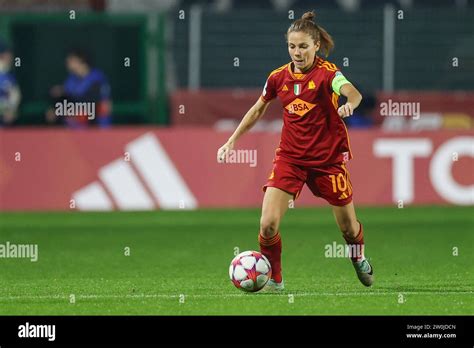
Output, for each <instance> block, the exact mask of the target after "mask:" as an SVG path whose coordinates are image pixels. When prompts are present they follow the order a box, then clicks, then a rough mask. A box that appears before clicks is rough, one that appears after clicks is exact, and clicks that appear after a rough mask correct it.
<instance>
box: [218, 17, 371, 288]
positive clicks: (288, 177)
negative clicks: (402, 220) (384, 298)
mask: <svg viewBox="0 0 474 348" xmlns="http://www.w3.org/2000/svg"><path fill="white" fill-rule="evenodd" d="M314 17H315V13H314V12H307V13H305V14H304V15H303V16H302V18H301V19H298V20H296V21H294V22H293V23H292V24H291V26H290V27H289V28H288V32H287V35H286V38H287V42H288V52H289V54H290V57H291V62H290V63H288V64H286V65H284V66H282V67H280V68H278V69H275V70H273V71H272V72H271V73H270V75H269V76H268V79H267V81H266V83H265V87H264V88H263V93H262V95H261V96H260V97H259V99H258V100H257V102H256V103H255V105H253V106H252V107H251V108H250V110H249V111H248V112H247V113H246V114H245V116H244V117H243V119H242V121H241V122H240V124H239V126H238V127H237V129H236V130H235V132H234V133H233V134H232V136H231V137H230V138H229V139H228V141H227V142H226V143H225V144H224V145H223V146H222V147H221V148H220V149H219V150H218V152H217V160H218V162H225V160H226V156H227V155H228V153H229V151H230V150H232V149H233V148H234V145H235V142H236V141H237V139H239V138H240V137H241V136H242V135H243V134H244V133H245V132H247V131H248V130H249V129H250V128H252V126H253V125H254V124H255V123H256V122H257V121H258V120H259V119H260V118H261V117H262V116H263V114H264V113H265V110H266V109H267V107H268V105H269V103H270V101H271V100H272V99H274V98H276V97H278V98H279V99H280V100H281V102H282V104H283V105H284V110H283V120H284V125H283V129H282V132H281V140H280V144H279V147H278V148H277V150H276V152H275V158H274V161H273V170H272V172H271V174H270V176H269V178H268V181H267V183H266V184H265V185H264V187H263V190H264V191H265V195H264V198H263V205H262V216H261V219H260V233H259V238H258V239H259V243H260V250H261V252H262V254H263V255H265V256H266V257H267V258H268V260H269V261H270V263H271V265H272V271H273V274H272V279H271V280H270V281H269V282H268V283H267V287H268V289H269V290H282V289H283V288H284V283H283V278H282V272H281V245H282V244H281V237H280V232H279V225H280V221H281V219H282V218H283V215H284V214H285V212H286V210H287V209H288V206H289V202H290V201H291V200H293V199H296V198H297V197H298V195H299V194H300V192H301V189H302V188H303V185H304V184H305V183H306V185H308V187H309V189H310V190H311V191H312V193H313V194H314V195H315V196H319V197H322V198H324V199H325V200H326V201H328V202H329V204H331V205H332V208H333V212H334V216H335V219H336V222H337V225H338V227H339V229H340V230H341V232H342V235H343V237H344V239H345V240H346V242H347V244H348V246H349V251H352V253H350V257H351V260H352V263H353V265H354V268H355V270H356V273H357V276H358V278H359V280H360V281H361V282H362V284H364V285H365V286H370V285H372V282H373V272H372V267H371V265H370V263H369V262H368V260H367V259H366V258H365V257H364V254H363V247H364V235H363V230H362V224H361V223H360V222H359V221H358V220H357V217H356V213H355V210H354V204H353V203H352V185H351V181H350V178H349V172H348V171H347V168H346V166H345V163H346V162H347V161H349V160H350V159H351V158H352V154H351V149H350V144H349V137H348V134H347V129H346V127H345V125H344V122H343V121H342V119H341V118H344V117H348V116H350V115H352V113H353V111H354V109H355V108H357V106H359V104H360V102H361V100H362V96H361V94H360V93H359V91H358V90H357V89H356V88H355V87H354V86H353V85H352V84H351V83H350V82H349V81H348V80H347V79H346V78H345V77H344V75H343V74H342V73H341V72H340V71H339V69H338V68H337V67H336V66H335V65H334V64H332V63H329V62H328V61H326V60H324V59H322V58H321V57H319V56H318V53H320V52H321V53H323V54H324V55H325V56H326V57H327V56H328V55H329V52H330V51H331V50H332V49H333V47H334V42H333V40H332V38H331V36H330V35H329V34H328V33H327V32H326V30H324V29H323V28H322V27H321V26H319V25H318V24H316V23H315V21H314ZM341 94H342V95H343V96H345V97H347V102H346V103H345V104H344V105H342V106H340V107H338V97H339V95H341Z"/></svg>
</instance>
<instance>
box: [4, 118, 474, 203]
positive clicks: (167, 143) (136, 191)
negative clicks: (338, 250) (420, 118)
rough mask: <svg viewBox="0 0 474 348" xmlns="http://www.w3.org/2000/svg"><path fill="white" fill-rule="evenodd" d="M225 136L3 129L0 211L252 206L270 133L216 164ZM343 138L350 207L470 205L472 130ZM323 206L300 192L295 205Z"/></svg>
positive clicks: (258, 195) (270, 148) (273, 142)
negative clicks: (348, 156)
mask: <svg viewBox="0 0 474 348" xmlns="http://www.w3.org/2000/svg"><path fill="white" fill-rule="evenodd" d="M228 136H229V134H228V133H227V132H216V131H214V130H211V129H205V128H195V127H192V128H191V127H190V128H187V127H182V128H175V129H159V128H151V127H140V128H128V127H125V128H116V129H111V130H88V131H87V132H85V131H72V130H57V129H7V130H6V129H3V130H0V138H1V139H2V140H1V147H0V164H1V166H0V168H1V171H0V211H12V210H70V209H74V210H101V211H108V210H153V209H195V208H198V207H206V208H207V207H258V206H260V204H261V201H262V197H263V193H262V190H261V186H262V185H263V184H264V183H265V181H266V178H267V177H268V175H269V174H270V172H271V167H272V158H273V155H274V151H275V148H276V147H277V145H278V141H279V134H278V133H274V132H253V133H250V134H248V135H246V136H244V137H243V139H242V140H241V141H240V142H239V147H238V149H239V150H246V151H243V152H242V151H241V152H240V153H239V154H238V155H236V157H235V158H234V162H235V163H229V164H219V163H217V162H216V150H217V149H218V147H219V146H221V145H222V143H224V141H225V140H226V139H227V138H228ZM350 137H351V147H352V150H353V153H354V159H353V160H352V161H351V162H350V163H349V164H348V168H349V170H350V173H351V179H352V184H353V187H354V200H355V202H357V203H358V204H360V205H393V204H397V205H400V204H403V205H409V204H455V205H473V204H474V146H473V144H474V133H473V132H472V131H456V132H454V131H447V130H444V131H433V132H419V133H416V134H411V135H407V134H397V133H384V132H381V131H379V130H353V131H350ZM99 150H100V151H99ZM238 162H241V163H238ZM242 162H243V163H242ZM324 204H326V203H325V202H324V201H323V200H322V199H319V198H315V197H313V196H312V195H311V193H310V192H309V191H308V190H307V189H306V188H305V189H304V191H303V193H302V195H301V196H300V197H299V198H298V200H297V201H296V202H295V206H312V205H315V206H317V205H324Z"/></svg>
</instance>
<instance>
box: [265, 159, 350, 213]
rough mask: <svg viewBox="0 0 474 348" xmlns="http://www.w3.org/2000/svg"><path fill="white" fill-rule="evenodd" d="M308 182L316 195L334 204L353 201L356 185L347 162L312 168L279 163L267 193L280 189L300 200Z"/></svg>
mask: <svg viewBox="0 0 474 348" xmlns="http://www.w3.org/2000/svg"><path fill="white" fill-rule="evenodd" d="M305 183H306V185H308V187H309V189H310V190H311V192H312V193H313V194H314V195H315V196H317V197H321V198H324V199H325V200H326V201H328V202H329V204H331V205H336V206H344V205H347V204H349V203H350V202H352V184H351V180H350V177H349V172H348V171H347V168H346V166H345V165H344V163H338V164H332V165H328V166H324V167H317V168H312V167H303V166H299V165H296V164H291V163H288V162H285V161H282V160H281V159H278V160H275V161H274V162H273V170H272V173H271V174H270V176H269V177H268V181H267V183H266V184H265V185H264V186H263V191H265V190H266V188H267V187H276V188H279V189H280V190H283V191H285V192H288V193H290V194H292V195H293V197H294V199H296V198H298V196H299V194H300V193H301V190H302V189H303V185H304V184H305Z"/></svg>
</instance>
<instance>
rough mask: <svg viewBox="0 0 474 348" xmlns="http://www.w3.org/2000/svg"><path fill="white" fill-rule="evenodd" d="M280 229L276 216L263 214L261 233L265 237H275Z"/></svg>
mask: <svg viewBox="0 0 474 348" xmlns="http://www.w3.org/2000/svg"><path fill="white" fill-rule="evenodd" d="M277 231H278V218H277V217H274V216H262V218H261V219H260V234H261V235H262V236H263V237H264V238H271V237H273V236H274V235H275V234H276V233H277Z"/></svg>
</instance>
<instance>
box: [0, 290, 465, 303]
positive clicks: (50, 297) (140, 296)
mask: <svg viewBox="0 0 474 348" xmlns="http://www.w3.org/2000/svg"><path fill="white" fill-rule="evenodd" d="M399 294H403V295H445V296H446V295H474V291H448V292H443V291H400V292H382V291H376V292H303V293H291V292H285V293H283V294H278V293H259V294H257V296H262V295H263V296H262V298H264V297H265V296H269V295H270V296H278V297H286V296H288V295H292V296H294V297H295V298H296V297H313V296H314V297H325V296H389V295H391V296H398V295H399ZM182 295H184V296H185V297H186V298H203V299H205V298H216V297H222V298H229V297H241V298H255V297H254V296H252V294H246V293H236V294H182ZM180 296H181V294H135V295H75V299H76V300H77V299H114V298H116V299H143V298H164V299H173V298H179V297H180ZM69 298H70V295H38V296H0V301H14V300H63V299H69Z"/></svg>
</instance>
